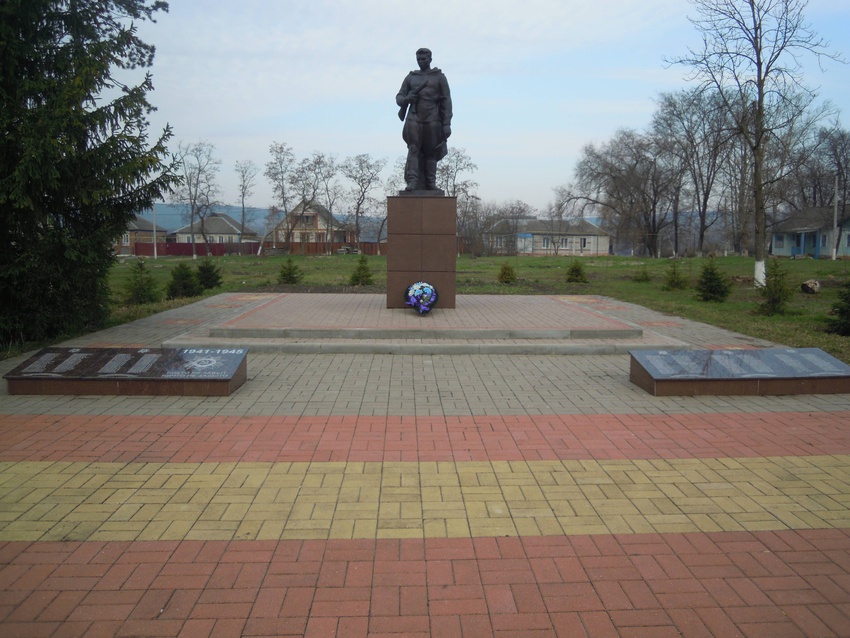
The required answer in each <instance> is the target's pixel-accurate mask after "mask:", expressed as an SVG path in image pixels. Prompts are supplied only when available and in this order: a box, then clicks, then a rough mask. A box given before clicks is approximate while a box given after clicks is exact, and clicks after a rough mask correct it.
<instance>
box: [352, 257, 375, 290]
mask: <svg viewBox="0 0 850 638" xmlns="http://www.w3.org/2000/svg"><path fill="white" fill-rule="evenodd" d="M371 284H372V271H371V270H370V269H369V264H368V262H367V261H366V255H360V259H358V260H357V268H355V270H354V272H353V273H351V277H349V278H348V285H349V286H370V285H371Z"/></svg>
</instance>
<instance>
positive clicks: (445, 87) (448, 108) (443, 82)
mask: <svg viewBox="0 0 850 638" xmlns="http://www.w3.org/2000/svg"><path fill="white" fill-rule="evenodd" d="M440 91H441V92H442V94H443V99H442V100H441V101H440V121H441V122H442V123H443V135H444V136H445V137H447V138H448V137H449V136H450V135H451V134H452V92H451V90H450V89H449V81H448V80H447V79H446V76H445V75H443V76H441V77H440Z"/></svg>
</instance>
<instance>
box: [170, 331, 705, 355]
mask: <svg viewBox="0 0 850 638" xmlns="http://www.w3.org/2000/svg"><path fill="white" fill-rule="evenodd" d="M162 346H163V347H164V348H248V349H249V350H250V351H251V352H255V353H260V352H266V353H274V352H281V353H299V354H306V353H314V354H315V353H325V354H509V355H522V354H538V355H589V354H627V353H628V352H629V351H630V350H643V349H652V348H663V347H669V348H686V349H690V348H691V346H690V345H688V344H686V343H684V342H681V341H677V340H674V339H669V338H663V337H660V336H658V335H651V336H648V337H647V336H644V337H643V338H639V339H539V338H538V339H490V338H488V339H471V338H470V339H447V338H430V339H428V338H408V339H377V338H370V339H361V338H356V339H354V338H342V337H337V338H331V337H328V338H322V339H308V338H302V339H296V338H259V337H247V336H241V337H219V336H214V335H208V336H204V335H198V334H187V335H181V336H179V337H176V338H173V339H169V340H168V341H165V342H164V343H163V344H162Z"/></svg>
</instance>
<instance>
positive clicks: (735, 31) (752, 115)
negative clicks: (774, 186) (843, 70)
mask: <svg viewBox="0 0 850 638" xmlns="http://www.w3.org/2000/svg"><path fill="white" fill-rule="evenodd" d="M691 2H692V3H693V5H694V7H695V8H696V11H697V14H698V17H697V18H694V19H692V20H691V21H692V23H693V24H694V26H695V27H696V29H697V31H699V32H700V34H701V35H702V45H703V46H702V49H701V50H698V51H693V50H691V51H689V53H688V55H687V56H684V57H682V58H677V59H675V60H674V62H675V63H679V64H684V65H687V66H690V67H691V68H692V69H693V71H694V79H699V80H700V81H701V82H702V85H703V86H705V87H712V88H714V89H716V90H717V92H718V95H719V96H720V99H721V101H722V103H723V105H724V107H725V108H726V111H727V113H728V115H729V116H730V117H731V118H733V120H734V122H735V127H736V130H737V133H738V134H739V135H740V136H741V137H742V139H743V140H744V142H745V144H746V146H747V148H748V149H749V151H750V153H751V155H752V172H753V177H752V188H753V192H752V198H753V209H754V213H755V231H756V233H755V258H756V264H755V277H754V279H755V285H756V286H757V287H760V286H764V284H765V249H766V198H765V179H764V167H765V151H766V145H767V143H768V140H769V137H770V136H771V134H772V132H773V131H774V130H775V129H776V128H777V127H779V126H785V125H787V122H785V121H782V119H781V118H780V117H778V116H776V113H777V111H779V110H780V109H779V108H778V107H780V106H781V105H782V103H783V102H784V101H785V99H786V96H787V95H788V92H789V89H803V90H804V91H805V90H806V89H804V88H803V86H802V76H801V69H800V65H799V62H798V57H799V55H800V54H801V53H812V54H814V55H816V56H817V57H818V58H819V59H821V58H824V57H829V58H833V59H837V56H835V55H834V54H830V53H827V52H826V49H827V47H828V44H827V43H826V42H825V41H823V40H822V39H820V38H819V37H818V36H817V35H816V34H815V33H814V32H813V31H812V29H811V27H810V26H809V25H808V24H807V23H806V22H805V21H804V17H803V10H804V9H805V7H806V4H807V3H806V2H805V0H691ZM798 114H799V113H798ZM786 116H787V112H786Z"/></svg>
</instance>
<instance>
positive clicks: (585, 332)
mask: <svg viewBox="0 0 850 638" xmlns="http://www.w3.org/2000/svg"><path fill="white" fill-rule="evenodd" d="M209 335H210V337H212V338H216V339H219V338H224V339H246V338H248V339H298V340H302V339H322V340H324V339H368V340H379V341H386V340H399V341H406V340H410V339H429V340H443V339H447V340H459V339H460V340H468V339H474V340H481V339H492V340H511V339H525V340H538V339H539V340H556V341H559V340H565V339H640V338H641V337H642V336H643V330H642V329H640V328H631V327H623V328H619V329H618V328H602V329H592V328H571V329H560V328H555V329H540V328H536V329H522V328H508V329H505V328H434V329H429V328H421V329H420V328H257V327H254V328H233V327H224V326H213V327H211V328H210V329H209Z"/></svg>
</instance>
